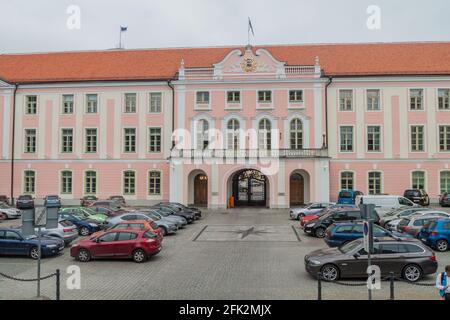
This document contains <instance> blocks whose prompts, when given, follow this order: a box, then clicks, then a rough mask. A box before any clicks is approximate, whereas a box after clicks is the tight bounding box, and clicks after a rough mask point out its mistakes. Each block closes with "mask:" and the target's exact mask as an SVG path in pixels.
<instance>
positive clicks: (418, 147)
mask: <svg viewBox="0 0 450 320" xmlns="http://www.w3.org/2000/svg"><path fill="white" fill-rule="evenodd" d="M424 150H425V149H424V126H411V151H413V152H420V151H424Z"/></svg>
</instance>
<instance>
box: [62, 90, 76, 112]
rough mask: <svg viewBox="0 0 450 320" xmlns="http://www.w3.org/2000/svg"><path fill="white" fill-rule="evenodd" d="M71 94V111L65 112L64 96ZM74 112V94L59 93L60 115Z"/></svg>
mask: <svg viewBox="0 0 450 320" xmlns="http://www.w3.org/2000/svg"><path fill="white" fill-rule="evenodd" d="M68 96H72V112H65V109H66V106H65V104H66V101H65V100H64V98H65V97H68ZM74 113H75V94H73V93H64V94H62V95H61V115H73V114H74Z"/></svg>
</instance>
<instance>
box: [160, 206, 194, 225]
mask: <svg viewBox="0 0 450 320" xmlns="http://www.w3.org/2000/svg"><path fill="white" fill-rule="evenodd" d="M151 208H156V209H160V210H161V211H163V212H166V213H168V214H171V215H176V216H180V217H183V218H185V219H186V220H187V222H188V223H192V222H194V220H195V214H194V213H192V212H186V211H179V210H176V209H174V208H171V207H168V206H164V205H155V206H153V207H151Z"/></svg>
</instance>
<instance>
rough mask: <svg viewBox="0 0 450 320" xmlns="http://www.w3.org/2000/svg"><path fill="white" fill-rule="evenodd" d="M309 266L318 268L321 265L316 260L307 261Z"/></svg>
mask: <svg viewBox="0 0 450 320" xmlns="http://www.w3.org/2000/svg"><path fill="white" fill-rule="evenodd" d="M309 264H311V265H313V266H320V265H321V264H322V263H321V262H320V261H318V260H309Z"/></svg>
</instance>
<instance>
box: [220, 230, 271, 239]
mask: <svg viewBox="0 0 450 320" xmlns="http://www.w3.org/2000/svg"><path fill="white" fill-rule="evenodd" d="M221 232H230V233H237V234H240V235H241V239H244V238H246V237H248V236H249V235H251V234H253V235H255V236H259V235H261V234H262V233H273V232H270V231H265V230H255V227H250V228H249V229H246V230H237V231H236V230H233V231H221Z"/></svg>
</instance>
